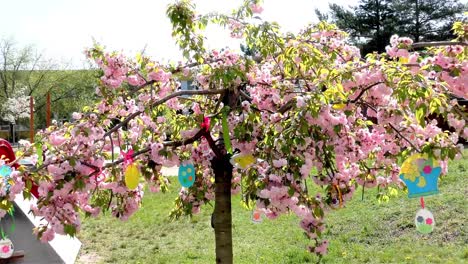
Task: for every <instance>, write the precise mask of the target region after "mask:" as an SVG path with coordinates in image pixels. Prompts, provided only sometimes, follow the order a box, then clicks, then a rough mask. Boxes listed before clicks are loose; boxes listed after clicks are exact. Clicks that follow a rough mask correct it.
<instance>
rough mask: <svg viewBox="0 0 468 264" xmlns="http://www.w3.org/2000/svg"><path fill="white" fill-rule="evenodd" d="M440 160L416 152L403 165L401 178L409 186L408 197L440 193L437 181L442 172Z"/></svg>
mask: <svg viewBox="0 0 468 264" xmlns="http://www.w3.org/2000/svg"><path fill="white" fill-rule="evenodd" d="M441 171H442V170H441V168H440V165H439V162H438V161H437V160H434V159H432V158H427V156H426V155H422V154H414V155H412V156H410V157H409V158H408V159H407V160H405V162H403V165H402V166H401V171H400V179H401V180H402V181H403V182H405V184H406V187H408V197H410V198H414V197H421V196H428V195H432V194H437V193H439V190H438V189H437V181H438V180H439V176H440V173H441Z"/></svg>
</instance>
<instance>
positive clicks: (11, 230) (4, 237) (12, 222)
mask: <svg viewBox="0 0 468 264" xmlns="http://www.w3.org/2000/svg"><path fill="white" fill-rule="evenodd" d="M14 212H15V208H14V207H12V208H11V209H10V210H8V214H9V215H10V216H11V227H10V232H11V233H13V232H14V231H15V217H14V216H13V214H14ZM0 235H1V236H2V239H6V238H8V236H7V235H6V234H5V231H4V230H3V225H0Z"/></svg>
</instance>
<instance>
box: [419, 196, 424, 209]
mask: <svg viewBox="0 0 468 264" xmlns="http://www.w3.org/2000/svg"><path fill="white" fill-rule="evenodd" d="M419 201H420V202H421V208H422V209H424V196H421V198H420V199H419Z"/></svg>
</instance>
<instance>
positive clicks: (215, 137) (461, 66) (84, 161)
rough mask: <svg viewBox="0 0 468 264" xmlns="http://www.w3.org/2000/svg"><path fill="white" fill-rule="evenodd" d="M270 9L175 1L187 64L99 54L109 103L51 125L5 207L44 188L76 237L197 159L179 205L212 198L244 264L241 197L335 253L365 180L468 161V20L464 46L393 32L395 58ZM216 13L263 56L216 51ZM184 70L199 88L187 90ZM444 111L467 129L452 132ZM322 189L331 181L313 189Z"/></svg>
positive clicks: (126, 211) (224, 233)
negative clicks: (334, 222)
mask: <svg viewBox="0 0 468 264" xmlns="http://www.w3.org/2000/svg"><path fill="white" fill-rule="evenodd" d="M262 10H263V9H262V7H261V3H260V2H259V1H250V0H247V1H245V2H244V3H243V4H242V5H241V6H240V7H239V8H238V9H236V10H234V11H233V12H232V14H230V15H224V14H214V13H210V14H207V15H197V14H196V13H195V8H194V6H193V5H192V4H191V3H190V2H189V1H178V2H177V3H175V4H173V5H171V6H169V7H168V10H167V15H168V17H169V18H170V20H171V22H172V25H173V36H174V37H175V39H176V41H177V43H178V45H179V46H180V48H181V50H182V52H183V54H184V55H185V57H186V58H187V60H186V61H185V62H180V63H178V64H175V65H163V64H161V63H158V62H156V61H152V60H151V59H150V58H147V57H144V56H140V55H138V56H136V58H134V59H133V58H128V57H125V56H124V55H122V54H120V53H116V52H107V51H105V50H104V49H103V48H102V47H100V46H98V45H96V46H95V47H93V48H91V49H89V50H88V51H87V55H88V56H89V58H91V59H92V60H94V61H95V63H96V64H97V65H98V66H99V68H100V69H101V77H100V80H99V85H98V87H97V88H96V93H97V94H98V95H99V96H100V97H101V101H100V102H98V103H97V104H96V105H94V106H91V107H88V108H86V109H84V111H83V112H82V113H75V114H74V115H73V117H74V119H75V120H76V121H75V122H73V123H69V124H65V125H64V126H61V127H49V128H48V129H46V130H45V131H42V132H40V133H39V134H38V135H37V137H36V143H35V144H34V147H35V148H34V149H35V150H34V151H35V155H34V157H35V159H36V167H35V169H33V170H29V171H25V170H24V169H21V168H20V169H19V170H17V171H14V172H13V173H12V179H13V180H14V181H13V182H12V187H11V188H10V189H9V191H8V192H6V191H4V192H2V193H1V199H2V202H1V205H2V207H1V209H2V210H6V209H8V208H9V207H10V206H11V201H12V200H13V199H14V196H15V195H17V194H18V193H20V192H23V194H24V195H25V196H28V195H30V194H29V193H30V189H31V186H32V185H33V183H34V184H36V185H38V186H39V189H38V192H39V199H38V203H37V206H34V207H33V208H32V211H33V213H34V214H35V215H36V216H40V217H43V218H44V219H45V220H46V221H47V222H48V225H44V226H40V227H39V228H37V229H36V230H35V232H36V233H37V235H38V236H39V237H40V238H41V240H42V241H48V240H51V239H53V237H54V233H59V234H69V235H75V234H76V233H77V232H78V231H79V229H80V222H81V220H80V212H84V213H85V214H86V215H87V216H97V215H99V214H100V213H101V212H102V211H105V210H110V211H111V212H112V215H114V216H115V217H117V218H119V219H122V220H126V219H128V218H129V217H130V216H131V215H132V214H133V213H134V212H135V211H136V210H138V208H139V206H140V203H141V199H142V196H143V187H144V183H146V184H147V185H148V188H149V190H150V191H154V192H158V191H165V190H167V185H168V183H169V180H168V178H166V177H164V176H163V175H162V174H161V168H162V167H163V166H174V165H180V166H185V165H188V164H193V165H194V168H195V179H194V184H193V185H192V186H190V187H183V188H181V190H180V193H179V197H178V198H177V199H176V201H175V208H174V210H173V211H172V213H171V215H172V216H173V217H174V218H178V217H180V216H182V215H192V214H197V213H198V212H199V211H200V209H201V207H202V205H204V204H206V203H210V202H212V201H214V212H213V217H212V225H213V227H214V232H215V238H216V262H217V263H232V262H233V255H232V228H231V227H232V220H231V194H236V193H239V192H240V193H241V197H242V200H243V202H244V203H245V205H246V206H248V207H250V208H256V209H257V210H259V211H261V212H262V213H263V214H265V216H266V217H267V218H269V219H275V218H277V217H278V216H279V215H281V214H285V213H289V212H292V213H294V214H296V215H297V216H298V218H299V219H300V227H301V228H302V229H303V230H304V232H305V234H306V235H307V237H308V238H310V241H311V244H310V245H309V246H308V249H309V250H310V251H311V252H312V253H315V254H318V255H319V256H322V255H324V254H326V252H327V247H328V241H326V240H323V239H322V238H321V237H322V233H323V231H324V229H325V222H324V215H325V214H326V213H327V212H329V211H330V209H336V208H340V207H343V206H345V205H346V203H347V201H349V200H350V199H351V198H352V197H353V194H354V192H355V190H356V188H357V187H358V186H363V187H376V186H379V187H380V189H381V190H382V192H384V191H385V190H386V188H390V187H391V186H400V187H401V186H402V185H401V181H400V179H399V178H398V175H399V169H400V167H399V164H401V160H402V159H404V158H405V157H407V156H409V155H410V154H412V153H415V152H418V153H425V154H427V155H430V156H431V157H435V158H437V159H438V160H440V161H441V164H442V167H443V168H444V169H445V170H446V164H447V163H446V162H447V159H449V158H455V157H457V156H460V155H461V152H460V146H457V142H458V139H459V136H462V137H463V138H467V137H468V128H467V127H466V121H467V116H466V114H465V113H464V112H463V109H462V107H460V106H459V105H458V104H457V101H456V100H454V99H452V95H455V96H458V97H462V98H468V74H467V71H468V61H467V56H468V50H467V48H466V46H467V42H466V41H467V36H468V25H467V24H466V23H462V22H459V23H456V24H455V25H454V32H455V33H456V35H457V36H458V38H457V39H456V40H454V41H452V42H434V43H413V42H412V41H411V39H408V38H405V37H398V36H393V37H392V39H391V40H390V45H389V46H388V48H387V53H384V54H377V53H374V54H368V55H367V56H365V57H363V56H361V54H360V53H359V50H358V48H356V47H354V46H351V45H348V44H347V35H346V33H344V32H342V31H340V30H339V29H338V28H336V27H335V26H334V25H330V24H326V23H319V24H317V25H309V26H306V27H304V29H303V30H301V31H300V32H299V33H298V34H292V33H287V34H285V33H282V32H281V30H280V27H279V25H278V24H276V23H270V22H265V21H261V20H259V19H258V18H254V17H256V16H259V15H260V13H261V12H262ZM208 23H216V24H219V25H221V26H224V27H226V28H228V29H229V30H230V31H231V36H232V37H234V38H241V39H243V40H244V43H245V45H246V46H247V47H249V48H250V49H251V50H254V53H255V56H254V57H251V56H247V55H241V54H237V53H235V52H233V51H231V50H228V49H226V50H222V51H219V50H208V49H206V47H205V45H204V38H203V35H202V34H203V29H204V28H205V26H206V25H207V24H208ZM416 50H417V51H416ZM180 78H185V79H191V80H194V82H195V83H196V85H197V87H198V90H181V89H180V88H179V87H180V83H179V81H178V80H179V79H180ZM186 112H190V113H189V114H184V113H186ZM181 113H182V114H181ZM434 114H435V115H438V116H440V117H441V118H443V119H445V120H448V123H449V124H450V126H451V127H452V128H453V129H452V130H451V131H443V130H442V129H440V128H439V127H438V124H437V122H436V121H435V120H431V119H430V118H429V116H430V115H434ZM117 147H119V148H120V150H121V152H120V153H115V149H116V148H117ZM115 154H118V155H120V156H119V157H118V158H115ZM233 155H235V157H237V158H238V160H237V163H236V162H232V163H231V162H230V161H231V159H232V157H233ZM233 164H234V165H235V166H233ZM307 180H309V181H308V182H307ZM135 181H136V183H135ZM308 184H309V185H310V184H315V185H317V186H320V187H321V190H322V191H321V192H319V193H312V192H309V189H308V188H307V186H308ZM2 212H4V211H2Z"/></svg>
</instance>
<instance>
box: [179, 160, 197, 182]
mask: <svg viewBox="0 0 468 264" xmlns="http://www.w3.org/2000/svg"><path fill="white" fill-rule="evenodd" d="M178 178H179V182H180V185H182V187H185V188H189V187H191V186H192V185H193V183H194V182H195V167H194V166H193V164H191V163H187V164H183V165H180V167H179V176H178Z"/></svg>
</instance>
